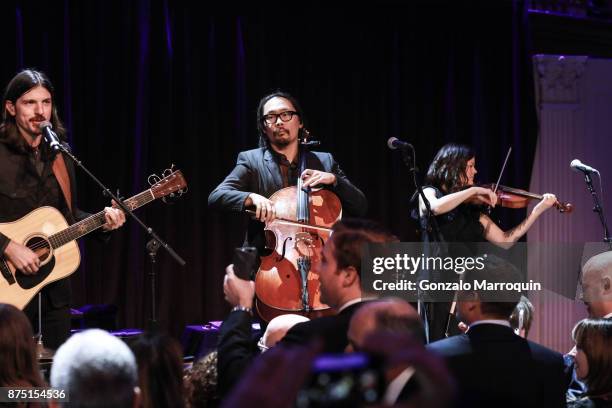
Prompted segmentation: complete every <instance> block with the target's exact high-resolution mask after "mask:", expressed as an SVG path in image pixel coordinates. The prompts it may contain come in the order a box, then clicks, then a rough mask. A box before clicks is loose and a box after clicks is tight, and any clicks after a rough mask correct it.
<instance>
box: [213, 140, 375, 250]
mask: <svg viewBox="0 0 612 408" xmlns="http://www.w3.org/2000/svg"><path fill="white" fill-rule="evenodd" d="M306 167H307V168H309V169H313V170H320V171H324V172H328V173H333V174H334V175H335V176H336V185H335V186H329V190H330V191H332V192H334V193H335V194H336V195H337V196H338V198H340V201H341V202H342V208H343V212H345V214H348V215H350V216H363V215H364V214H365V212H366V209H367V201H366V198H365V196H364V195H363V193H362V192H361V191H360V190H359V189H358V188H357V187H355V186H354V185H353V184H352V183H351V182H350V181H349V180H348V178H347V177H346V176H345V175H344V172H343V171H342V169H340V166H339V165H338V163H336V161H335V160H334V158H333V157H332V155H331V154H330V153H322V152H308V155H307V157H306ZM281 188H283V180H282V176H281V171H280V168H279V166H278V163H277V161H276V160H275V159H274V156H273V154H272V153H271V152H270V150H268V149H266V148H258V149H253V150H248V151H245V152H240V154H238V160H237V162H236V167H234V169H233V170H232V172H231V173H230V174H229V175H228V176H227V177H226V178H225V180H223V182H222V183H221V184H219V185H218V186H217V188H215V189H214V190H213V191H212V192H211V193H210V195H209V196H208V205H209V206H210V207H212V208H216V209H226V210H232V211H238V212H242V211H244V201H245V200H246V199H247V197H248V196H249V194H250V193H256V194H259V195H262V196H264V197H266V198H269V197H270V196H271V195H272V194H274V193H275V192H277V191H278V190H280V189H281ZM326 188H327V187H326ZM262 231H263V224H262V223H261V222H259V221H256V220H251V221H250V222H249V228H248V232H247V243H248V244H251V245H254V246H256V247H258V248H259V249H262V248H263V244H264V243H263V242H262V241H261V240H262V239H263V236H262Z"/></svg>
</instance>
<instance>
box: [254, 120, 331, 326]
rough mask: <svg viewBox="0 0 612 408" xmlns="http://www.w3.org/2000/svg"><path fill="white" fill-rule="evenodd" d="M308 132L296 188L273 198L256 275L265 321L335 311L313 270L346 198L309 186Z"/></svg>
mask: <svg viewBox="0 0 612 408" xmlns="http://www.w3.org/2000/svg"><path fill="white" fill-rule="evenodd" d="M308 137H309V134H308V132H307V131H304V132H303V137H302V139H301V140H300V152H299V175H300V176H299V177H298V180H297V185H296V186H291V187H285V188H283V189H281V190H278V191H277V192H276V193H274V194H272V196H271V197H270V201H272V203H273V204H274V207H275V209H276V218H275V219H273V220H272V221H270V222H268V223H266V226H265V229H264V233H265V236H266V247H267V248H268V249H270V250H271V253H270V254H269V255H266V256H262V257H261V264H260V267H259V270H258V271H257V274H256V276H255V294H256V300H255V305H256V309H257V312H258V313H259V315H260V317H261V318H262V319H263V320H265V321H270V320H271V319H273V318H274V317H276V316H280V315H282V314H287V313H296V314H301V315H304V316H306V317H310V318H313V317H318V316H321V315H325V314H329V313H330V312H331V309H330V308H329V306H327V305H326V304H324V303H322V302H321V300H320V296H321V293H320V289H319V285H320V284H319V280H318V278H317V275H316V274H315V273H314V272H313V271H312V264H313V260H314V258H315V257H318V256H319V254H320V251H321V250H322V247H323V244H324V243H325V242H326V241H327V239H328V238H329V236H330V234H331V226H332V225H333V224H334V223H335V222H336V221H338V220H339V219H340V218H341V216H342V205H341V203H340V199H339V198H338V196H336V194H334V193H333V192H331V191H329V190H326V189H317V190H314V189H312V190H311V189H310V188H306V189H304V188H303V180H302V178H301V175H302V174H303V172H304V170H305V169H306V168H307V167H306V164H307V163H306V158H307V156H308V148H309V147H310V146H315V145H318V144H319V142H317V141H309V140H308Z"/></svg>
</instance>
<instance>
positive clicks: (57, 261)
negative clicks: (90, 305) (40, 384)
mask: <svg viewBox="0 0 612 408" xmlns="http://www.w3.org/2000/svg"><path fill="white" fill-rule="evenodd" d="M186 186H187V183H186V181H185V179H184V177H183V175H182V173H181V172H180V170H176V171H174V172H172V173H170V174H169V175H168V176H166V177H164V178H163V179H161V180H160V181H158V182H157V183H155V184H154V185H152V186H151V188H150V189H149V190H146V191H143V192H142V193H140V194H137V195H135V196H133V197H131V198H129V199H127V200H125V201H124V204H125V205H126V206H127V207H128V208H129V209H131V210H135V209H137V208H140V207H142V206H143V205H145V204H148V203H150V202H151V201H153V200H155V199H158V198H161V197H165V196H168V195H170V194H172V193H175V192H178V191H180V190H183V189H184V188H185V187H186ZM105 223H106V219H105V217H104V211H100V212H99V213H97V214H94V215H91V216H90V217H87V218H85V219H84V220H81V221H79V222H77V223H74V224H72V225H68V222H66V219H65V218H64V216H63V215H62V214H61V213H60V212H59V211H58V210H57V209H55V208H53V207H40V208H37V209H36V210H34V211H32V212H30V213H28V214H27V215H25V216H24V217H22V218H20V219H19V220H17V221H13V222H7V223H0V232H1V233H3V234H4V235H6V236H7V237H9V238H10V239H11V240H13V241H15V242H18V243H20V244H22V245H25V246H27V247H28V248H30V249H31V250H32V251H34V253H36V254H37V255H38V258H39V259H40V269H39V270H38V272H37V273H36V274H34V275H25V274H23V273H21V271H19V270H17V269H16V268H15V267H14V266H13V265H12V264H11V262H10V261H8V260H7V259H6V258H5V257H0V303H8V304H11V305H14V306H15V307H18V308H19V309H23V308H24V307H25V306H26V305H27V304H28V302H29V301H30V300H31V299H32V298H33V297H34V295H36V294H37V293H38V292H39V291H40V290H41V289H42V288H43V287H45V286H46V285H48V284H50V283H51V282H55V281H57V280H60V279H63V278H65V277H67V276H69V275H71V274H72V273H74V272H75V271H76V270H77V268H78V267H79V264H80V263H81V253H80V251H79V246H78V245H77V243H76V241H75V240H76V239H77V238H80V237H82V236H84V235H87V234H89V233H90V232H92V231H94V230H96V229H98V228H100V227H101V226H102V225H104V224H105Z"/></svg>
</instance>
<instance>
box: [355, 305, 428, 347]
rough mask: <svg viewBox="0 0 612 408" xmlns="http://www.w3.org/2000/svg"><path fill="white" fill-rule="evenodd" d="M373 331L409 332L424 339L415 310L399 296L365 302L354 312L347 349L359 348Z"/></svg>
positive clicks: (421, 339)
mask: <svg viewBox="0 0 612 408" xmlns="http://www.w3.org/2000/svg"><path fill="white" fill-rule="evenodd" d="M374 332H391V333H400V334H410V335H413V336H414V338H415V339H417V340H419V341H423V340H424V339H423V327H422V325H421V322H420V320H419V315H418V313H417V311H416V310H415V309H414V307H412V306H411V305H410V303H408V302H406V301H405V300H403V299H399V298H385V299H378V300H374V301H371V302H367V303H366V304H364V305H363V306H362V307H360V308H359V310H357V311H356V312H355V314H354V315H353V317H352V318H351V323H350V325H349V329H348V340H349V346H348V349H347V351H357V350H360V349H361V348H362V347H363V344H364V341H365V339H366V338H367V337H368V335H370V334H372V333H374Z"/></svg>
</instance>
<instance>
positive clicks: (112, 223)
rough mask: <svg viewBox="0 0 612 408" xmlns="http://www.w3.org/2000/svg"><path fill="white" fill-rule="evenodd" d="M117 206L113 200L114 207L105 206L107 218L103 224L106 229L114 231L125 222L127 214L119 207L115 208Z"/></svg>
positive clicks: (105, 216)
mask: <svg viewBox="0 0 612 408" xmlns="http://www.w3.org/2000/svg"><path fill="white" fill-rule="evenodd" d="M116 206H117V204H116V203H115V200H113V207H104V218H105V219H106V224H104V225H103V226H102V229H103V230H104V231H112V230H114V229H117V228H119V227H121V226H122V225H123V224H124V223H125V214H124V213H123V211H121V210H120V209H119V208H115V207H116Z"/></svg>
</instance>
